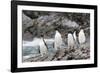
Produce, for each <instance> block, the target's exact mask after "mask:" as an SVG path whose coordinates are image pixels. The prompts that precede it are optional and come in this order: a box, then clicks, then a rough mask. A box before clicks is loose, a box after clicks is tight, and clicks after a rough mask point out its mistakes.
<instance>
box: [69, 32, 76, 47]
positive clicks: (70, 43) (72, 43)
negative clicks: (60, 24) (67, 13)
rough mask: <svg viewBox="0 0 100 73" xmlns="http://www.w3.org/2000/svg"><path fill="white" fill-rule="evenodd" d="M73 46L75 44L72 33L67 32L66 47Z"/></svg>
mask: <svg viewBox="0 0 100 73" xmlns="http://www.w3.org/2000/svg"><path fill="white" fill-rule="evenodd" d="M74 46H75V41H74V37H73V34H71V33H68V48H74Z"/></svg>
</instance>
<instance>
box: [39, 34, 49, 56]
mask: <svg viewBox="0 0 100 73" xmlns="http://www.w3.org/2000/svg"><path fill="white" fill-rule="evenodd" d="M39 45H40V54H41V56H42V57H43V56H44V55H46V54H47V53H48V47H47V45H46V43H45V41H44V38H43V36H42V35H41V39H40V43H39Z"/></svg>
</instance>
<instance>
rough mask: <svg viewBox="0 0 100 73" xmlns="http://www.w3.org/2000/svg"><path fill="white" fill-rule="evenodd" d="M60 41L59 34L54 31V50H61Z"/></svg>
mask: <svg viewBox="0 0 100 73" xmlns="http://www.w3.org/2000/svg"><path fill="white" fill-rule="evenodd" d="M62 41H63V40H62V37H61V34H60V33H59V31H58V30H56V34H55V41H54V48H55V50H58V49H59V48H61V45H62Z"/></svg>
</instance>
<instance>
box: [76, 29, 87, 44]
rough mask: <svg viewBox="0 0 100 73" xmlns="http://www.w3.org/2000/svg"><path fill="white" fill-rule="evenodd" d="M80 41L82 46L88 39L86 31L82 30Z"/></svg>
mask: <svg viewBox="0 0 100 73" xmlns="http://www.w3.org/2000/svg"><path fill="white" fill-rule="evenodd" d="M78 39H79V43H80V44H83V43H85V41H86V37H85V33H84V30H83V29H81V30H80V32H79V36H78Z"/></svg>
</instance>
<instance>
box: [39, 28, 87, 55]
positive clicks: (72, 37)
mask: <svg viewBox="0 0 100 73" xmlns="http://www.w3.org/2000/svg"><path fill="white" fill-rule="evenodd" d="M67 36H68V48H74V47H75V43H76V42H77V38H78V41H79V44H83V43H85V41H86V37H85V33H84V30H83V29H81V30H80V32H79V33H78V37H77V36H76V32H74V33H73V34H72V33H68V35H67ZM62 43H63V41H62V37H61V34H60V32H59V31H57V30H56V34H55V39H54V48H55V50H58V49H60V48H61V45H62ZM39 45H40V54H41V56H44V55H46V54H47V52H48V49H47V47H46V46H45V44H44V42H43V38H41V41H40V44H39Z"/></svg>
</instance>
